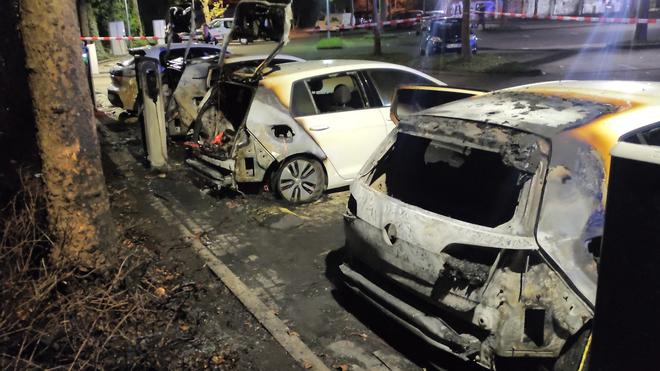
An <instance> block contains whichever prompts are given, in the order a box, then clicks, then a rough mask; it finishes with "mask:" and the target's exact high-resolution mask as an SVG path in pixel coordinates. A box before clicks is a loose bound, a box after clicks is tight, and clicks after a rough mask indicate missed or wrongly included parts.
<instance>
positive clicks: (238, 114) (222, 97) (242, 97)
mask: <svg viewBox="0 0 660 371" xmlns="http://www.w3.org/2000/svg"><path fill="white" fill-rule="evenodd" d="M252 94H253V92H252V89H251V88H250V87H249V86H245V85H241V84H233V83H224V84H221V86H220V92H219V94H218V96H219V98H218V108H219V111H220V112H222V113H223V115H224V116H225V118H226V119H227V120H229V122H231V124H232V126H233V127H234V130H238V128H239V127H240V126H241V124H242V123H243V120H244V119H245V115H246V114H247V111H248V108H249V107H250V103H251V101H252Z"/></svg>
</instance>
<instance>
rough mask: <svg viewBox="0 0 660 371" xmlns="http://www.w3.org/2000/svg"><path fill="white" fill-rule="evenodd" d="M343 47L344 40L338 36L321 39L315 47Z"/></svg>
mask: <svg viewBox="0 0 660 371" xmlns="http://www.w3.org/2000/svg"><path fill="white" fill-rule="evenodd" d="M343 47H344V41H343V40H342V39H341V38H340V37H331V38H329V39H321V40H319V42H318V43H316V49H341V48H343Z"/></svg>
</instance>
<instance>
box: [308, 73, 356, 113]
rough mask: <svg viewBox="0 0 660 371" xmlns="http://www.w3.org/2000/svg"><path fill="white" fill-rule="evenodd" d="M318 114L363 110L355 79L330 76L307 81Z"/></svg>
mask: <svg viewBox="0 0 660 371" xmlns="http://www.w3.org/2000/svg"><path fill="white" fill-rule="evenodd" d="M307 86H308V88H309V90H310V92H311V93H312V98H313V99H314V103H316V108H317V110H318V113H328V112H341V111H351V110H355V109H362V108H364V99H363V98H362V95H361V94H360V91H359V90H358V87H357V83H356V81H355V77H354V76H351V75H342V76H332V77H327V78H324V79H312V80H308V81H307Z"/></svg>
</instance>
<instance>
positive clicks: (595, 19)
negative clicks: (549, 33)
mask: <svg viewBox="0 0 660 371" xmlns="http://www.w3.org/2000/svg"><path fill="white" fill-rule="evenodd" d="M473 13H477V14H484V15H492V16H495V15H499V16H501V17H509V18H518V19H542V20H551V21H568V22H586V23H623V24H655V23H660V19H658V18H621V17H592V16H574V15H533V14H532V15H529V14H525V13H509V12H473Z"/></svg>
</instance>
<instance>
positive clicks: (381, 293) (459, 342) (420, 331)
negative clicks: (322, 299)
mask: <svg viewBox="0 0 660 371" xmlns="http://www.w3.org/2000/svg"><path fill="white" fill-rule="evenodd" d="M353 218H354V217H352V216H346V217H345V219H346V222H345V230H346V238H347V245H348V256H349V258H348V261H347V262H346V263H344V264H342V265H341V266H340V267H339V271H340V278H341V280H342V282H343V283H344V284H345V285H346V286H347V287H348V288H350V289H351V291H353V292H354V293H356V294H357V295H358V296H360V297H362V298H363V299H365V300H366V301H368V302H369V303H370V304H371V305H373V306H375V307H376V308H377V309H378V310H379V311H381V312H382V313H384V314H385V315H387V316H388V317H390V318H392V319H393V320H394V321H396V322H397V323H399V324H400V325H401V326H403V327H405V328H406V329H408V330H409V331H411V332H412V333H413V334H415V335H416V336H418V337H419V338H420V339H422V340H423V341H424V342H426V343H428V344H429V345H431V346H433V347H435V348H438V349H440V350H442V351H446V352H450V353H452V354H454V355H456V356H458V357H459V358H461V359H463V360H466V361H478V355H479V354H480V350H481V340H479V339H478V338H477V337H476V336H473V335H470V334H466V333H464V331H460V332H459V331H457V329H455V328H452V325H450V324H449V323H447V321H446V320H444V319H443V318H442V315H441V313H440V309H438V308H435V307H433V306H432V305H430V304H429V303H426V302H424V301H423V300H422V299H420V298H418V297H415V295H414V294H413V293H411V292H409V291H407V290H406V289H404V288H403V287H401V286H399V285H397V284H396V283H394V282H390V280H389V279H387V278H386V277H384V276H382V275H380V274H379V273H378V272H377V271H376V270H373V269H371V268H370V267H368V266H366V265H365V264H363V263H362V262H360V261H358V260H357V259H355V257H354V256H352V255H351V251H350V250H351V248H357V249H358V250H362V249H363V248H364V246H357V245H359V244H365V243H366V241H365V240H364V239H362V238H360V233H359V231H357V230H356V226H355V224H354V219H353Z"/></svg>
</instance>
